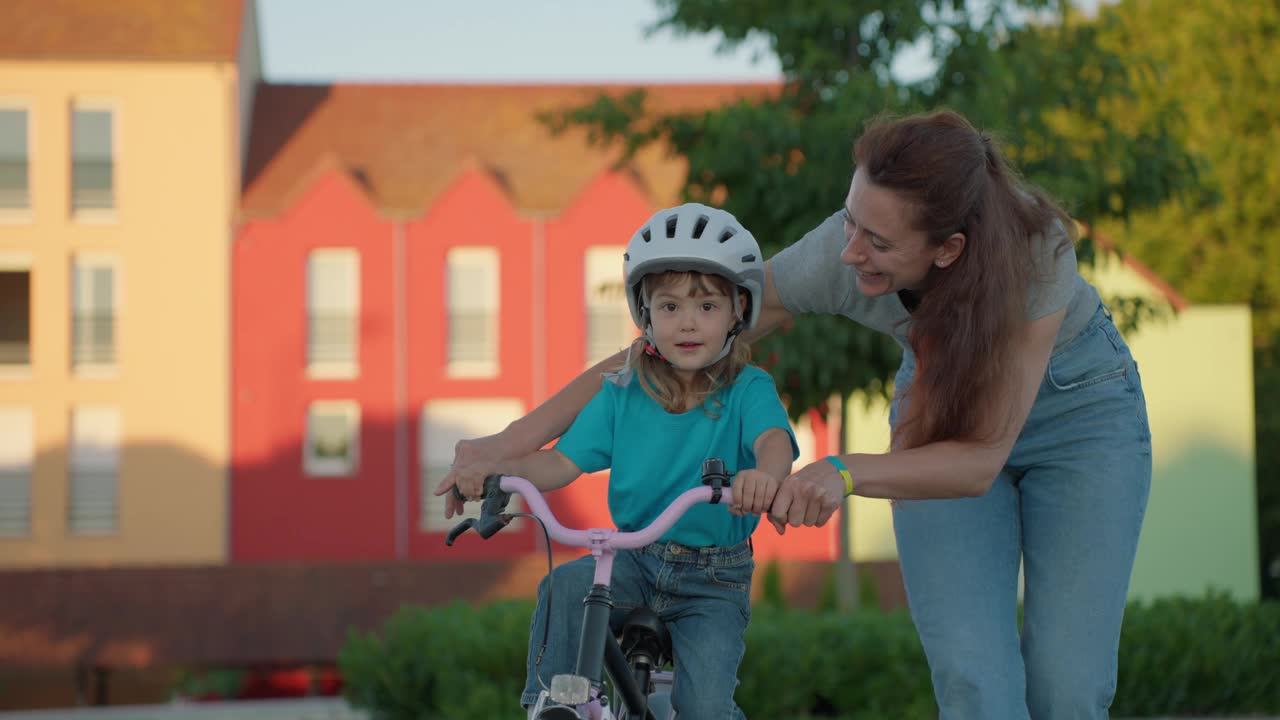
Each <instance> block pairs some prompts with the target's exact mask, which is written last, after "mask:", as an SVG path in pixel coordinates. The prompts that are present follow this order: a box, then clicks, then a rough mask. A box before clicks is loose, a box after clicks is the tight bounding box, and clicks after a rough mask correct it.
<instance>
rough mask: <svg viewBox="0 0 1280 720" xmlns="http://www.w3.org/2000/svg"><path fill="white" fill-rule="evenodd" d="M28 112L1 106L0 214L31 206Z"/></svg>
mask: <svg viewBox="0 0 1280 720" xmlns="http://www.w3.org/2000/svg"><path fill="white" fill-rule="evenodd" d="M30 152H31V151H30V149H29V144H28V137H27V111H26V110H25V109H20V108H9V107H0V212H4V211H6V210H26V209H28V208H30V207H31V178H30V174H29V167H30V164H31V160H30V157H31V155H30Z"/></svg>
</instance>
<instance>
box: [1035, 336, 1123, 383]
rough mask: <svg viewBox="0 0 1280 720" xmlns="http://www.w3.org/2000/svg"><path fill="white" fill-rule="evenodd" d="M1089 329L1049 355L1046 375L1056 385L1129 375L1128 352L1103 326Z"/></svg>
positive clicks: (1104, 379) (1113, 378)
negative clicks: (1118, 345)
mask: <svg viewBox="0 0 1280 720" xmlns="http://www.w3.org/2000/svg"><path fill="white" fill-rule="evenodd" d="M1085 332H1086V333H1087V336H1086V337H1081V338H1079V339H1078V340H1076V341H1074V342H1072V343H1071V344H1070V345H1069V346H1068V347H1067V348H1066V349H1064V350H1062V351H1061V352H1059V353H1057V354H1056V355H1054V356H1053V357H1051V358H1049V368H1048V370H1047V371H1046V374H1045V375H1046V378H1047V379H1048V381H1049V385H1050V386H1052V387H1053V389H1055V390H1058V391H1068V390H1080V389H1083V388H1087V387H1093V386H1096V385H1101V384H1103V383H1107V382H1113V381H1117V380H1123V379H1124V378H1125V377H1126V376H1128V374H1129V363H1130V361H1129V357H1128V353H1126V352H1123V351H1122V350H1120V349H1118V348H1117V347H1116V346H1115V344H1113V342H1112V341H1111V340H1110V339H1109V338H1108V337H1107V335H1106V333H1104V332H1103V330H1102V328H1100V327H1095V328H1092V329H1090V330H1086V331H1085Z"/></svg>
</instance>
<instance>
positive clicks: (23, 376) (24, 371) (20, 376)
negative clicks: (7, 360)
mask: <svg viewBox="0 0 1280 720" xmlns="http://www.w3.org/2000/svg"><path fill="white" fill-rule="evenodd" d="M31 266H32V258H31V253H26V252H0V271H4V272H25V273H26V274H27V288H28V290H27V292H28V296H27V362H26V364H25V365H19V364H17V363H14V364H11V365H0V380H29V379H30V378H31V365H32V363H34V362H35V342H34V341H35V337H34V336H35V320H34V317H33V313H34V311H35V305H36V303H35V296H34V288H35V280H34V279H33V277H32V275H33V273H32V271H31Z"/></svg>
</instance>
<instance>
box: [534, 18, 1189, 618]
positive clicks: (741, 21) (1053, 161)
mask: <svg viewBox="0 0 1280 720" xmlns="http://www.w3.org/2000/svg"><path fill="white" fill-rule="evenodd" d="M658 5H659V8H660V9H661V11H662V18H661V20H660V21H659V23H658V27H666V28H671V29H674V30H675V31H677V32H678V33H719V35H720V36H721V37H722V38H723V42H724V44H725V45H726V46H733V45H735V44H738V43H741V42H743V41H746V40H748V39H753V38H763V39H764V41H765V42H766V43H767V45H768V48H769V51H770V52H772V53H774V54H775V55H776V56H777V58H778V60H779V63H780V65H781V67H782V70H783V73H784V76H785V81H784V83H783V86H782V87H781V89H780V91H779V92H778V93H777V95H776V96H773V97H770V98H766V99H763V100H759V101H755V102H746V101H743V102H738V103H736V104H733V105H730V106H727V107H723V108H720V109H717V110H713V111H710V112H702V113H675V114H671V113H668V114H662V113H652V112H648V111H647V109H646V103H645V94H644V93H643V92H639V91H637V92H633V93H630V94H627V95H625V96H622V97H617V96H612V97H611V96H601V97H599V98H597V99H596V100H595V101H594V102H591V103H589V104H587V105H584V106H581V107H577V108H572V109H569V110H566V111H564V112H561V113H557V114H554V115H552V116H549V117H548V118H546V119H547V121H548V123H549V124H550V126H551V127H552V128H553V129H556V130H559V129H564V128H566V127H568V126H571V125H581V126H586V127H587V129H588V135H589V137H591V138H594V139H595V141H597V142H602V143H619V144H621V145H622V146H623V147H624V148H625V150H626V152H625V153H624V154H623V158H622V161H621V162H623V163H625V162H626V161H627V160H628V159H629V158H630V157H631V155H632V154H634V153H635V152H637V151H638V150H639V149H641V148H643V147H646V146H648V145H650V144H652V143H665V144H666V145H667V146H668V147H669V149H670V150H672V151H673V152H675V153H677V154H678V155H681V156H683V157H684V158H685V159H686V160H687V161H688V177H687V180H686V184H685V190H684V194H685V196H686V198H687V199H689V200H694V201H700V202H707V203H709V204H714V205H718V206H721V207H724V208H725V209H726V210H729V211H730V212H732V213H734V215H736V216H737V217H738V218H739V219H740V220H742V221H743V223H744V224H746V226H747V227H749V228H751V230H752V232H753V233H754V234H755V236H756V237H757V238H758V239H759V240H760V242H761V245H762V246H763V249H764V250H765V253H766V255H773V254H775V253H776V252H777V251H778V250H780V249H781V248H782V247H784V246H786V245H788V244H790V243H791V242H793V241H795V240H796V239H797V238H799V237H800V236H801V234H802V233H803V232H805V231H807V230H808V229H809V228H811V227H813V226H814V225H816V224H817V223H818V222H819V221H820V220H822V219H823V218H824V217H826V216H827V215H828V214H830V213H831V212H833V211H834V210H835V209H836V208H837V207H839V203H840V199H841V198H843V197H844V194H845V192H846V190H847V185H848V182H849V177H850V173H851V168H852V157H851V154H852V153H851V150H852V142H853V140H854V139H855V138H856V136H857V135H858V133H859V131H860V129H861V128H862V127H863V126H864V125H865V123H866V122H867V120H868V119H870V118H872V117H874V116H876V115H879V114H882V113H885V112H908V111H915V110H921V109H925V108H929V107H934V106H937V105H939V104H944V103H945V104H950V105H952V106H954V107H956V108H957V109H960V110H961V111H963V112H965V113H966V114H968V115H969V116H970V117H971V118H973V119H974V120H975V121H976V122H978V123H979V124H981V125H983V126H985V127H987V128H990V129H993V130H996V131H999V134H1001V135H1003V137H1004V138H1005V140H1006V143H1007V144H1008V147H1009V149H1010V152H1011V155H1012V157H1013V158H1014V160H1015V161H1016V162H1018V163H1019V164H1021V165H1022V167H1023V170H1024V171H1025V172H1027V174H1028V175H1029V177H1030V178H1031V179H1032V180H1033V181H1036V182H1038V183H1039V184H1041V185H1043V186H1044V187H1046V188H1047V189H1048V190H1050V191H1051V192H1054V193H1055V194H1057V195H1058V196H1059V197H1060V198H1061V199H1063V200H1064V201H1066V202H1067V205H1068V207H1069V209H1071V210H1072V211H1074V212H1075V213H1076V214H1077V216H1079V217H1081V218H1082V219H1084V220H1089V221H1092V220H1093V219H1094V218H1096V217H1098V216H1106V215H1114V214H1123V213H1128V212H1130V211H1132V210H1133V209H1135V208H1142V207H1147V206H1150V205H1153V204H1155V203H1158V202H1160V201H1161V200H1163V199H1164V197H1166V196H1167V195H1168V194H1169V193H1170V192H1171V191H1172V190H1174V189H1175V188H1176V185H1177V182H1178V179H1179V178H1181V177H1183V176H1185V174H1186V173H1185V172H1184V170H1185V169H1186V168H1187V167H1188V162H1187V160H1186V156H1185V154H1184V153H1182V152H1181V150H1180V148H1178V147H1177V146H1176V145H1175V144H1174V143H1173V142H1172V141H1171V140H1170V138H1169V133H1168V130H1167V127H1166V126H1167V123H1168V118H1167V117H1166V116H1164V115H1161V114H1153V115H1152V116H1150V117H1148V118H1145V119H1144V121H1143V122H1140V123H1132V122H1127V121H1126V122H1109V121H1106V120H1105V119H1104V118H1106V117H1107V116H1106V115H1105V114H1102V113H1099V112H1098V108H1099V107H1100V106H1102V105H1105V104H1106V103H1108V102H1122V101H1124V99H1125V98H1126V94H1127V93H1128V89H1127V87H1126V81H1127V79H1128V76H1127V75H1126V74H1125V73H1124V72H1123V67H1122V64H1121V62H1120V61H1119V60H1118V59H1117V58H1116V57H1114V56H1112V55H1108V54H1106V53H1104V52H1102V51H1101V49H1100V48H1099V46H1098V43H1097V35H1096V33H1095V32H1094V31H1093V29H1092V28H1091V27H1090V26H1089V25H1087V24H1084V23H1078V22H1074V23H1073V22H1068V21H1067V20H1068V19H1069V12H1068V11H1067V10H1065V9H1064V8H1063V7H1061V6H1060V5H1058V4H1057V3H1056V2H1052V1H1049V0H1005V1H1003V2H996V3H967V2H964V0H932V1H922V0H770V1H769V2H763V1H761V0H747V1H738V0H658ZM916 43H923V44H925V45H927V47H929V48H931V51H932V54H933V57H934V60H935V62H936V71H935V72H934V74H933V75H932V76H931V77H928V78H925V79H924V80H922V81H919V82H916V83H914V84H911V85H904V84H902V83H900V82H898V81H897V80H896V79H895V77H894V74H893V72H892V66H893V62H894V60H895V58H896V57H898V56H899V54H900V53H901V52H902V51H903V50H904V49H905V48H907V47H908V46H910V45H913V44H916ZM756 351H757V357H758V358H761V359H763V360H764V364H765V365H766V366H767V367H768V368H769V369H770V372H771V373H772V374H773V376H774V378H775V380H776V381H777V382H778V386H779V388H780V390H781V391H782V392H783V393H784V394H786V395H787V397H788V401H789V402H788V407H789V409H790V412H791V413H792V415H793V416H794V417H798V416H799V415H801V414H802V413H804V412H806V411H808V410H810V409H812V408H817V409H819V410H821V411H823V412H825V411H826V409H827V407H826V403H827V399H828V398H831V397H832V396H833V395H834V396H838V397H839V398H840V399H841V403H840V407H841V408H845V407H847V405H848V402H849V399H850V396H851V394H852V393H853V392H855V391H859V390H863V391H869V392H871V393H882V392H884V391H885V389H886V382H887V380H888V378H889V377H890V376H891V374H892V373H893V371H894V369H895V367H896V365H897V362H898V360H899V358H900V350H899V349H898V347H897V346H896V345H895V344H894V342H893V341H892V340H891V339H889V338H888V337H887V336H884V335H881V334H878V333H875V332H872V331H869V330H867V329H865V328H862V327H860V326H858V325H855V324H854V323H850V322H847V321H845V320H843V319H841V318H836V317H823V316H805V317H800V318H797V320H796V322H795V324H794V326H793V327H792V328H790V329H789V331H788V332H785V333H776V334H774V336H772V337H769V338H766V339H765V340H764V341H762V342H761V343H759V344H758V346H757V348H756ZM842 441H843V438H842ZM843 450H844V448H843V447H842V448H841V451H842V452H843ZM847 516H848V513H840V522H841V534H840V537H841V539H842V548H841V549H842V552H841V558H842V562H841V563H840V564H839V565H838V566H837V583H838V586H839V589H840V592H839V595H840V598H841V601H842V604H843V605H844V606H845V607H846V608H847V607H851V606H854V605H855V604H856V601H857V600H856V599H857V596H858V591H857V573H856V569H854V568H853V567H852V565H851V564H850V563H848V562H844V560H847V558H848V557H849V553H848V551H847V548H845V547H844V544H845V543H844V541H845V540H846V539H847V538H848V517H847Z"/></svg>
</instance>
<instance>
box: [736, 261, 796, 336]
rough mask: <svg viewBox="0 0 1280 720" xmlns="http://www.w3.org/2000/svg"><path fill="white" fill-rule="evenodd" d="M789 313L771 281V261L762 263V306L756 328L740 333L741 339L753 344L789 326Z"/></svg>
mask: <svg viewBox="0 0 1280 720" xmlns="http://www.w3.org/2000/svg"><path fill="white" fill-rule="evenodd" d="M791 319H792V315H791V311H790V310H787V309H786V308H785V307H783V305H782V298H780V297H778V286H777V285H776V284H774V281H773V261H772V260H766V261H765V262H764V304H762V305H761V306H760V317H759V319H757V320H756V326H755V327H753V328H751V329H750V330H748V331H746V332H744V333H742V339H744V340H746V341H747V342H749V343H753V342H755V341H757V340H759V339H760V338H762V337H764V336H765V335H768V334H769V333H771V332H773V331H774V330H777V329H778V328H780V327H784V326H789V325H790V324H791Z"/></svg>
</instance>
